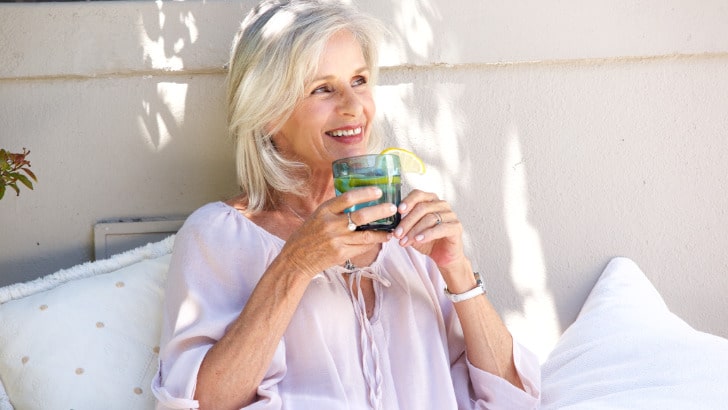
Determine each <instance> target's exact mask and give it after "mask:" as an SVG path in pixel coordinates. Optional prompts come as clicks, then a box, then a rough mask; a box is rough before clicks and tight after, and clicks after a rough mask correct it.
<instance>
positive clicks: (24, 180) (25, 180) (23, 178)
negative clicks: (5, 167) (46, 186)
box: [17, 174, 33, 189]
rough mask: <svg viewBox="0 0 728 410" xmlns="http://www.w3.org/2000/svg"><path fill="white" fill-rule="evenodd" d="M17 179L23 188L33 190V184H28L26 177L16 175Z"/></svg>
mask: <svg viewBox="0 0 728 410" xmlns="http://www.w3.org/2000/svg"><path fill="white" fill-rule="evenodd" d="M17 178H18V181H20V182H22V183H23V185H25V186H27V187H28V189H33V183H32V182H30V180H29V179H28V177H26V176H25V175H23V174H18V175H17Z"/></svg>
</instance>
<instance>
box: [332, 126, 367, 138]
mask: <svg viewBox="0 0 728 410" xmlns="http://www.w3.org/2000/svg"><path fill="white" fill-rule="evenodd" d="M360 133H361V127H357V128H354V129H353V130H337V131H331V132H330V133H329V135H331V136H332V137H345V136H346V137H348V136H350V135H356V134H360Z"/></svg>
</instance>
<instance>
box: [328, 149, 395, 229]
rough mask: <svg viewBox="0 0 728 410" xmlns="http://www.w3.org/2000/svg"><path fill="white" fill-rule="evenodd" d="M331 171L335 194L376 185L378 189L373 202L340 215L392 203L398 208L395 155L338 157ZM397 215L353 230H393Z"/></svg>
mask: <svg viewBox="0 0 728 410" xmlns="http://www.w3.org/2000/svg"><path fill="white" fill-rule="evenodd" d="M332 167H333V171H334V188H335V189H336V195H341V194H343V193H344V192H346V191H348V190H350V189H354V188H361V187H365V186H376V187H379V189H381V190H382V196H381V197H380V198H379V199H377V200H374V201H370V202H363V203H361V204H356V205H354V206H352V207H351V208H349V209H347V210H346V211H344V212H354V211H356V210H357V209H361V208H364V207H367V206H372V205H377V204H382V203H392V204H394V205H395V206H399V202H400V200H401V199H402V198H401V197H402V193H401V187H402V182H401V170H400V164H399V157H398V156H397V155H387V154H384V155H382V154H371V155H360V156H356V157H349V158H342V159H339V160H336V161H334V163H333V164H332ZM399 219H400V215H399V212H397V213H396V214H394V215H392V216H390V217H388V218H383V219H379V220H376V221H373V222H370V223H368V224H365V225H360V226H359V227H357V230H358V231H364V230H382V231H390V232H391V231H393V230H394V228H396V227H397V224H399Z"/></svg>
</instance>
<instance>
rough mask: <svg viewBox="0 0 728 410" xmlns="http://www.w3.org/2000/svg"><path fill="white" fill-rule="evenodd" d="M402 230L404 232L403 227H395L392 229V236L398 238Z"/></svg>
mask: <svg viewBox="0 0 728 410" xmlns="http://www.w3.org/2000/svg"><path fill="white" fill-rule="evenodd" d="M402 232H404V229H402V228H397V229H395V230H394V236H396V237H398V238H399V237H400V236H402Z"/></svg>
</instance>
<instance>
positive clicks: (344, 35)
mask: <svg viewBox="0 0 728 410" xmlns="http://www.w3.org/2000/svg"><path fill="white" fill-rule="evenodd" d="M369 75H370V70H369V67H368V66H367V63H366V60H365V59H364V55H363V54H362V49H361V46H360V45H359V42H358V41H357V40H356V39H355V38H354V36H353V35H352V34H351V33H350V32H349V31H345V30H342V31H339V32H337V33H335V34H334V35H333V36H331V38H330V39H329V40H328V41H327V43H326V46H325V48H324V50H323V53H322V54H321V57H320V59H319V64H318V70H317V71H316V74H315V75H314V78H313V80H312V81H311V83H310V84H307V85H306V88H305V92H306V95H305V97H304V98H303V99H302V100H301V101H299V102H298V104H297V105H296V107H295V108H294V109H293V112H292V114H291V116H290V118H289V119H288V120H287V121H286V122H285V123H284V124H283V126H282V127H281V129H280V131H279V132H278V133H277V134H276V135H275V136H274V137H273V140H274V141H275V144H276V147H277V148H278V149H279V150H280V152H281V153H282V154H283V155H284V156H285V157H287V158H289V159H292V160H296V161H301V162H303V163H305V164H306V165H308V166H309V167H310V168H311V170H312V171H314V172H316V171H317V170H326V171H327V172H330V170H331V162H333V161H334V160H336V159H339V158H344V157H349V156H354V155H362V154H366V153H367V143H368V141H369V135H370V133H371V126H372V121H373V119H374V115H375V107H374V99H373V96H372V89H371V86H370V84H369Z"/></svg>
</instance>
